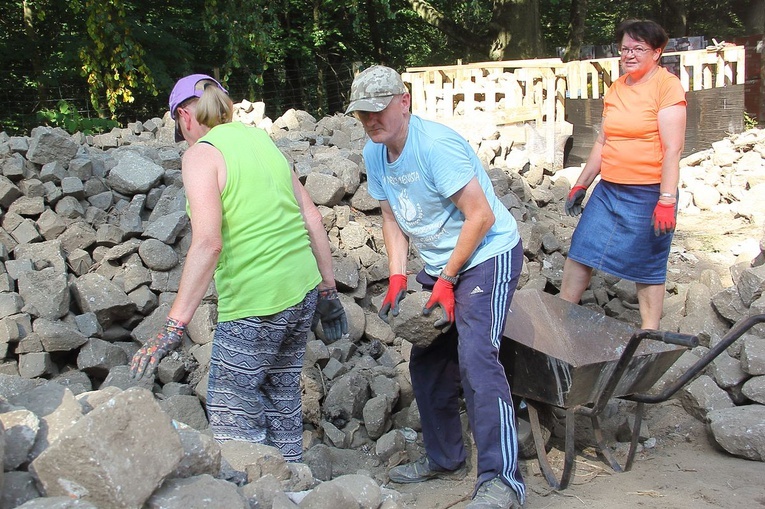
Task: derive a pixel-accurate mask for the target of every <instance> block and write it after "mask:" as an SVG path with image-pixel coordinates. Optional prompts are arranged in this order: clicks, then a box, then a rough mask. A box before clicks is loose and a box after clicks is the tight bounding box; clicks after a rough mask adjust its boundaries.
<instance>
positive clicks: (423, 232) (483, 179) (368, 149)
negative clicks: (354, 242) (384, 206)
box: [364, 115, 520, 276]
mask: <svg viewBox="0 0 765 509" xmlns="http://www.w3.org/2000/svg"><path fill="white" fill-rule="evenodd" d="M387 154H388V150H387V148H386V147H385V145H383V144H381V143H374V142H373V141H372V140H369V141H368V142H367V144H366V146H365V147H364V163H365V164H366V167H367V180H368V182H369V184H368V185H369V194H370V196H372V197H373V198H376V199H378V200H387V201H388V203H389V204H390V207H391V209H392V210H393V213H394V214H395V216H396V221H397V222H398V225H399V227H400V228H401V230H402V231H403V232H404V233H405V234H406V235H407V236H408V237H409V241H410V242H411V243H412V245H414V247H415V248H416V249H417V251H418V252H419V254H420V256H421V257H422V259H423V261H424V262H425V271H426V272H427V273H428V274H431V275H433V276H437V275H438V274H440V273H441V270H442V269H443V268H444V266H446V262H447V261H449V257H450V256H451V254H452V251H453V250H454V247H455V246H456V245H457V237H459V234H460V231H461V230H462V225H463V224H464V222H465V216H464V215H463V214H462V212H460V210H459V209H458V208H457V206H456V205H454V203H453V202H452V201H451V200H450V199H449V197H450V196H452V195H454V194H455V193H456V192H457V191H459V190H460V189H462V188H463V187H465V186H466V185H467V183H468V182H470V180H471V179H472V178H473V177H476V178H477V179H478V183H479V184H480V185H481V187H482V188H483V191H484V193H485V194H486V198H487V200H488V201H489V205H490V206H491V209H492V211H493V212H494V217H495V222H494V225H493V226H492V227H491V229H490V230H489V232H488V233H487V234H486V237H484V239H483V241H481V244H480V245H479V246H478V247H477V248H476V250H475V252H474V253H473V255H472V256H471V257H470V259H468V261H467V262H466V263H465V265H464V266H463V267H462V269H461V270H460V272H462V271H465V270H467V269H469V268H471V267H474V266H476V265H478V264H479V263H482V262H485V261H486V260H488V259H490V258H493V257H495V256H497V255H498V254H501V253H504V252H506V251H509V250H511V249H512V248H513V247H515V245H516V244H517V243H518V240H519V239H520V236H519V235H518V225H517V224H516V222H515V218H513V216H512V215H511V214H510V212H508V210H507V209H506V208H505V206H504V205H502V202H500V201H499V199H498V198H497V196H496V195H495V194H494V188H493V187H492V184H491V180H490V179H489V176H488V175H487V174H486V171H485V170H484V169H483V166H482V165H481V161H480V160H479V159H478V156H477V155H476V154H475V151H474V150H473V149H472V148H471V147H470V145H469V144H468V143H467V141H465V139H464V138H462V136H460V135H459V134H458V133H457V132H456V131H454V130H453V129H451V128H449V127H447V126H445V125H443V124H439V123H436V122H430V121H428V120H423V119H421V118H419V117H417V116H415V115H412V116H411V117H410V119H409V133H408V135H407V139H406V144H405V145H404V150H403V152H402V153H401V155H400V156H399V157H398V159H397V160H396V161H395V162H393V163H388V156H387Z"/></svg>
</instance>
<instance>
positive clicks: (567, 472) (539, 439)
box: [527, 400, 576, 490]
mask: <svg viewBox="0 0 765 509" xmlns="http://www.w3.org/2000/svg"><path fill="white" fill-rule="evenodd" d="M536 404H537V403H535V402H530V401H528V400H527V405H528V410H529V424H531V434H532V435H534V445H535V447H536V449H537V460H539V468H540V469H541V470H542V475H544V476H545V480H547V484H549V485H550V486H551V487H553V488H555V489H560V490H563V489H566V488H567V487H568V484H569V482H570V481H571V474H572V473H573V470H574V457H575V455H576V449H575V447H574V411H573V410H572V409H566V442H565V449H566V450H565V457H564V460H563V472H562V473H561V477H560V481H558V478H557V476H556V475H555V472H553V469H552V466H550V462H549V460H548V459H547V450H546V449H545V440H544V437H543V436H542V427H541V426H540V424H539V414H538V413H537V409H536V408H535V405H536Z"/></svg>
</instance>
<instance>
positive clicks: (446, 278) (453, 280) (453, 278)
mask: <svg viewBox="0 0 765 509" xmlns="http://www.w3.org/2000/svg"><path fill="white" fill-rule="evenodd" d="M438 277H440V278H441V279H443V280H444V281H446V282H447V283H451V284H453V285H456V284H457V280H458V279H459V278H460V276H459V274H457V275H456V276H447V275H446V274H444V273H443V272H441V273H440V274H439V275H438Z"/></svg>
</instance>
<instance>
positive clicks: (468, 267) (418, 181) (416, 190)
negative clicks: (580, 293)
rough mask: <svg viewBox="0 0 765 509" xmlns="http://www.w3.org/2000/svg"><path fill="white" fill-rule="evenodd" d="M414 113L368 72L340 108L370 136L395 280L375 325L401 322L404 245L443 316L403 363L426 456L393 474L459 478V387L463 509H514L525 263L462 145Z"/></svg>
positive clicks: (506, 218)
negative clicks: (519, 298) (467, 439)
mask: <svg viewBox="0 0 765 509" xmlns="http://www.w3.org/2000/svg"><path fill="white" fill-rule="evenodd" d="M410 105H411V96H410V95H409V92H408V91H407V89H406V87H405V86H404V83H403V81H402V80H401V77H400V76H399V74H398V73H397V72H396V71H394V70H393V69H391V68H389V67H383V66H374V67H370V68H369V69H367V70H365V71H364V72H362V73H361V74H359V75H358V76H357V77H356V79H355V80H354V81H353V85H352V86H351V103H350V105H349V106H348V109H347V112H354V114H355V116H356V117H357V118H358V119H359V121H361V123H362V125H363V126H364V130H365V131H366V133H367V134H368V135H369V141H368V142H367V144H366V146H365V147H364V163H365V164H366V168H367V183H368V191H369V195H370V196H372V197H373V198H376V199H377V200H379V201H380V209H381V210H382V220H383V226H382V231H383V239H384V241H385V248H386V250H387V252H388V270H389V273H390V277H389V280H388V290H387V293H386V295H385V298H384V299H383V301H382V304H381V306H380V312H379V315H380V318H382V319H383V320H385V321H387V320H388V315H389V314H392V315H393V316H396V315H398V311H399V303H400V301H401V300H402V299H403V298H404V297H405V296H406V293H407V288H408V277H407V265H408V264H407V262H408V253H409V244H410V243H411V244H413V245H414V246H415V247H416V251H417V254H418V255H419V256H420V258H421V259H422V261H423V262H424V266H425V268H424V269H423V270H422V271H420V273H419V274H417V278H416V279H417V282H418V283H420V284H421V285H422V287H423V289H425V290H430V291H431V294H430V298H429V299H428V302H427V303H426V304H425V308H424V309H423V310H422V313H423V314H424V315H426V316H427V315H430V314H431V312H432V311H433V310H434V309H435V308H436V307H437V306H438V307H441V309H442V311H443V318H442V319H439V320H438V321H435V323H434V324H433V326H434V327H436V328H439V329H441V330H442V332H443V333H442V334H441V335H439V337H438V338H437V339H436V340H435V341H434V342H433V343H432V344H431V345H430V346H428V347H424V348H423V347H418V346H414V347H412V353H411V358H410V362H409V371H410V372H411V376H412V387H413V389H414V395H415V398H416V399H417V406H418V408H419V410H420V422H421V424H422V436H423V440H424V442H425V454H424V455H423V456H422V457H421V458H420V459H418V460H415V461H413V462H411V463H406V464H403V465H398V466H396V467H394V468H392V469H391V470H390V471H389V472H388V476H389V477H390V480H391V481H393V482H397V483H415V482H421V481H426V480H428V479H434V478H446V479H459V478H462V477H464V476H465V473H466V468H465V461H466V459H467V453H466V450H465V446H464V443H463V440H462V422H461V420H460V409H459V404H458V401H459V396H460V393H459V386H460V383H461V384H462V388H463V391H462V392H463V394H464V397H465V405H466V408H467V414H468V418H469V419H470V428H471V430H472V432H473V437H474V439H475V444H476V451H477V455H478V461H477V463H476V466H477V479H476V484H475V491H474V493H473V500H472V501H471V502H470V503H469V504H468V505H467V507H466V509H510V508H517V507H519V506H520V505H521V504H522V503H523V501H524V499H525V494H526V489H525V485H524V482H523V478H522V476H521V472H520V470H519V469H518V447H517V431H516V428H515V415H514V407H513V401H512V398H511V396H510V390H509V387H508V383H507V378H506V377H505V370H504V367H503V366H502V364H501V363H500V362H499V344H500V342H501V341H502V331H503V330H504V329H505V320H506V318H507V312H508V309H509V307H510V301H511V300H512V297H513V293H514V292H515V288H516V286H517V285H518V278H519V275H520V273H521V267H522V266H523V245H522V244H521V240H520V236H519V234H518V226H517V224H516V222H515V219H513V216H512V215H511V214H510V212H508V210H507V208H506V207H505V206H504V205H502V202H501V201H499V199H498V198H497V196H496V194H495V193H494V188H493V186H492V183H491V180H490V179H489V177H488V175H487V174H486V171H485V170H484V168H483V165H482V164H481V161H480V160H479V159H478V156H477V155H476V153H475V151H473V149H472V148H471V147H470V145H469V144H468V143H467V141H466V140H465V139H464V138H463V137H462V136H460V135H459V134H458V133H456V132H455V131H454V130H453V129H451V128H449V127H447V126H445V125H443V124H439V123H436V122H431V121H428V120H425V119H422V118H420V117H418V116H417V115H412V114H411V113H410V112H409V107H410ZM458 337H459V340H458Z"/></svg>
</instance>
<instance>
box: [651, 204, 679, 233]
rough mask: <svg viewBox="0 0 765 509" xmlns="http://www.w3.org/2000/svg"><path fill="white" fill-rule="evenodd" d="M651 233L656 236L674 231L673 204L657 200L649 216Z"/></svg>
mask: <svg viewBox="0 0 765 509" xmlns="http://www.w3.org/2000/svg"><path fill="white" fill-rule="evenodd" d="M651 224H652V225H653V234H654V235H656V236H657V237H658V236H659V235H665V234H667V233H671V232H673V231H675V204H674V203H663V202H657V203H656V208H655V209H653V217H652V218H651Z"/></svg>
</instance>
